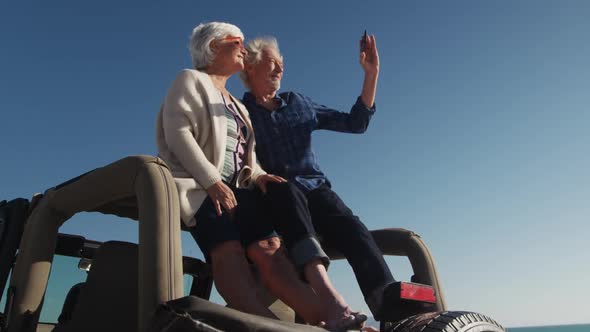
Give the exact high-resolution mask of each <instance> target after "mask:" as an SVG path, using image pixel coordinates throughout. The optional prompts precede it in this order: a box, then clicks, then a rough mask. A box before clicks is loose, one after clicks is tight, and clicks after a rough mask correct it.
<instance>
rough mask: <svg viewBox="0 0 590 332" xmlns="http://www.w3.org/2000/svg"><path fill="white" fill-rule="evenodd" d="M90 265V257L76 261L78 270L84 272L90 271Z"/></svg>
mask: <svg viewBox="0 0 590 332" xmlns="http://www.w3.org/2000/svg"><path fill="white" fill-rule="evenodd" d="M91 266H92V259H90V258H81V259H80V261H79V262H78V268H79V269H80V270H84V271H86V272H88V271H90V267H91Z"/></svg>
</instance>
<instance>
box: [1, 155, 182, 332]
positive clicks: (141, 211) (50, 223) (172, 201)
mask: <svg viewBox="0 0 590 332" xmlns="http://www.w3.org/2000/svg"><path fill="white" fill-rule="evenodd" d="M83 211H87V212H92V211H96V212H102V213H108V214H115V215H118V216H123V217H129V218H133V219H137V220H139V269H138V271H139V277H138V285H139V289H140V290H141V291H140V292H139V296H138V301H139V308H138V309H139V310H138V326H139V329H140V331H143V330H145V329H146V328H147V324H148V323H149V321H150V319H151V318H152V315H153V313H154V311H155V309H156V308H157V306H158V304H160V303H164V302H166V301H169V300H173V299H177V298H180V297H182V295H183V284H182V253H181V243H180V213H179V206H178V193H177V191H176V187H175V184H174V180H173V178H172V176H171V175H170V172H169V171H168V169H167V166H166V165H165V163H164V162H163V161H162V160H161V159H159V158H155V157H151V156H132V157H127V158H123V159H121V160H119V161H116V162H114V163H112V164H110V165H107V166H105V167H102V168H98V169H96V170H93V171H91V172H89V173H87V174H84V175H82V176H80V177H78V178H75V179H73V180H71V181H68V182H66V183H65V184H63V185H59V186H57V187H54V188H52V189H50V190H48V191H47V192H46V193H45V196H44V197H43V198H42V199H41V201H40V202H39V204H38V205H37V207H36V208H35V209H34V210H33V211H32V213H31V215H30V216H29V218H28V220H27V223H26V225H25V230H24V233H23V237H22V239H21V245H20V248H19V254H18V257H17V260H16V264H15V267H14V270H13V274H12V277H11V288H12V290H13V291H14V300H13V306H12V308H11V312H10V316H9V322H8V324H9V326H8V331H9V332H23V331H34V330H35V327H36V325H37V321H38V319H39V313H40V308H41V303H42V300H43V296H44V293H45V289H46V287H47V281H48V277H49V271H50V269H51V262H52V260H53V252H54V250H55V245H56V239H57V233H58V228H59V227H60V226H61V225H62V224H63V223H64V222H65V221H66V220H68V219H69V218H71V217H72V216H73V215H74V214H76V213H78V212H83Z"/></svg>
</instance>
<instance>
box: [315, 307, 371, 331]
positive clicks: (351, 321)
mask: <svg viewBox="0 0 590 332" xmlns="http://www.w3.org/2000/svg"><path fill="white" fill-rule="evenodd" d="M367 318H368V317H367V315H365V314H363V313H360V312H352V310H351V309H350V307H347V308H346V310H345V312H344V313H342V316H340V318H337V319H333V320H329V321H328V322H326V324H325V326H323V327H324V328H325V329H326V330H328V331H332V332H345V331H348V330H361V329H362V328H363V326H364V323H365V321H366V320H367ZM368 331H369V332H371V330H368ZM377 332H378V331H377Z"/></svg>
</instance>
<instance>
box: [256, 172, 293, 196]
mask: <svg viewBox="0 0 590 332" xmlns="http://www.w3.org/2000/svg"><path fill="white" fill-rule="evenodd" d="M269 182H271V183H272V182H274V183H283V182H287V180H285V179H283V178H282V177H280V176H278V175H272V174H263V175H261V176H259V177H258V178H257V179H256V185H257V186H258V188H260V190H262V192H263V193H265V194H266V184H267V183H269Z"/></svg>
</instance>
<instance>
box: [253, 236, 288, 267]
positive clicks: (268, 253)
mask: <svg viewBox="0 0 590 332" xmlns="http://www.w3.org/2000/svg"><path fill="white" fill-rule="evenodd" d="M246 252H247V255H248V258H250V260H252V262H254V264H256V266H258V268H259V269H264V268H265V267H268V266H270V265H272V264H273V261H274V260H275V259H276V257H277V255H282V246H281V240H280V239H279V238H278V237H276V236H273V237H271V238H268V239H264V240H260V241H257V242H254V243H252V244H251V245H249V246H248V248H247V249H246Z"/></svg>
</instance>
